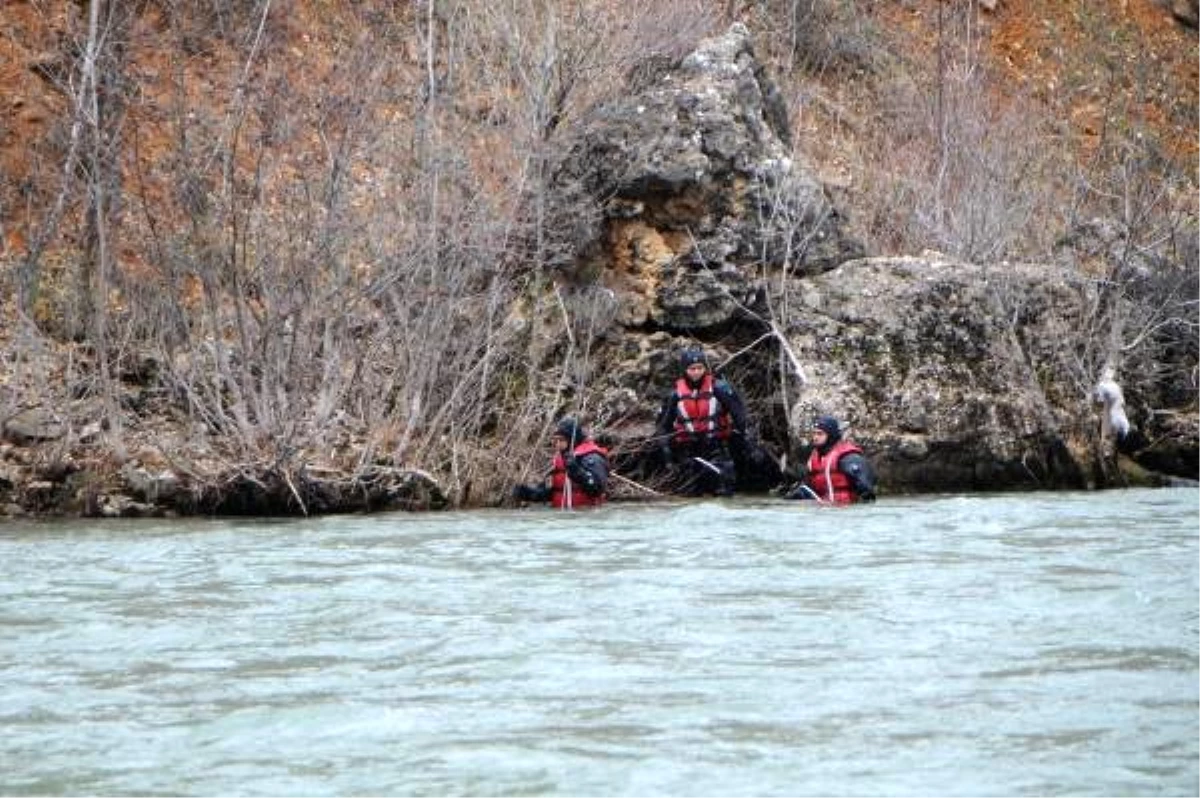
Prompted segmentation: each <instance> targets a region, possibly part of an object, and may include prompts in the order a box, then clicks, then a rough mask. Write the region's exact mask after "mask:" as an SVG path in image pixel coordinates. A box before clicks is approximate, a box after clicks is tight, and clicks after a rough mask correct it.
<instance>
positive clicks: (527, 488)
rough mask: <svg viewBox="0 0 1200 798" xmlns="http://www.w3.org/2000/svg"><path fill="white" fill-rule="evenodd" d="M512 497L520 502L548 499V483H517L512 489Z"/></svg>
mask: <svg viewBox="0 0 1200 798" xmlns="http://www.w3.org/2000/svg"><path fill="white" fill-rule="evenodd" d="M513 497H514V498H515V499H516V500H517V501H522V502H544V501H548V500H549V499H550V487H549V486H548V485H517V486H516V488H514V489H513Z"/></svg>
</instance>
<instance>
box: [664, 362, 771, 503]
mask: <svg viewBox="0 0 1200 798" xmlns="http://www.w3.org/2000/svg"><path fill="white" fill-rule="evenodd" d="M679 365H680V368H681V369H682V371H683V374H682V375H681V376H680V377H679V378H678V379H677V380H676V381H675V385H674V389H673V390H672V391H671V392H670V393H669V394H667V397H666V399H665V400H663V405H662V409H661V410H660V411H659V414H658V421H657V422H656V423H655V438H656V439H657V440H658V441H659V442H660V444H659V448H660V454H661V457H662V461H663V463H664V464H665V465H667V466H668V467H669V466H672V465H674V464H675V463H680V464H681V465H683V466H684V468H685V469H686V470H685V474H686V475H687V479H686V482H685V483H684V485H683V486H682V487H681V491H682V492H683V493H686V494H689V495H694V496H698V495H702V494H705V493H713V494H716V495H717V496H732V495H733V490H734V487H735V485H736V483H737V470H736V466H735V464H734V460H733V456H732V454H731V453H730V449H729V446H730V444H731V443H732V444H734V445H738V446H745V447H747V449H748V450H751V451H752V450H753V448H754V447H753V446H752V445H751V443H752V442H751V440H750V438H749V434H750V430H749V429H748V423H747V418H746V409H745V406H744V405H743V404H742V400H741V397H740V396H738V393H737V391H735V390H734V389H733V386H731V385H730V384H729V383H728V382H726V381H725V380H724V379H722V378H720V377H717V376H716V375H714V374H713V373H712V371H711V370H710V369H709V367H708V358H706V357H705V355H704V350H703V349H700V348H699V347H688V348H687V349H684V350H683V352H682V353H681V354H680V356H679Z"/></svg>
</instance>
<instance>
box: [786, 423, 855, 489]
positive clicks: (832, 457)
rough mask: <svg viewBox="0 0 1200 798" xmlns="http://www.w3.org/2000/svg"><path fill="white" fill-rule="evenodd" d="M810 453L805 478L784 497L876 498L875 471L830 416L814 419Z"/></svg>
mask: <svg viewBox="0 0 1200 798" xmlns="http://www.w3.org/2000/svg"><path fill="white" fill-rule="evenodd" d="M812 443H813V449H812V453H811V454H809V456H808V467H807V472H806V474H805V476H804V479H803V480H801V482H800V484H799V485H797V486H796V487H795V488H794V489H793V490H792V491H791V492H789V493H788V494H787V495H785V496H784V498H785V499H815V500H816V501H819V502H826V503H829V504H851V503H852V502H856V501H860V502H873V501H875V472H874V470H873V469H872V468H871V464H870V463H869V462H868V461H867V459H866V458H865V457H864V456H863V452H862V448H861V447H859V445H858V444H856V443H854V442H852V441H849V440H846V439H845V438H843V437H842V427H841V425H840V424H839V423H838V420H837V419H836V418H834V417H833V416H821V417H820V418H818V419H817V420H816V421H815V422H814V423H813V428H812Z"/></svg>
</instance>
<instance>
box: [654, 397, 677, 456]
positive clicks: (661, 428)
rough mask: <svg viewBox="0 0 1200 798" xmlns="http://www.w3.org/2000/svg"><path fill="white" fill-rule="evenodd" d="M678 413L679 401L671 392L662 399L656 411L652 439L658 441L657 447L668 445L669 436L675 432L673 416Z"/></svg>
mask: <svg viewBox="0 0 1200 798" xmlns="http://www.w3.org/2000/svg"><path fill="white" fill-rule="evenodd" d="M678 412H679V399H678V397H676V396H675V392H674V391H671V392H670V393H668V394H667V397H666V398H665V399H663V403H662V407H661V408H660V409H659V411H658V419H657V420H656V421H655V422H654V439H655V440H656V441H658V445H659V446H668V445H670V442H671V435H673V434H674V432H675V415H676V414H677V413H678Z"/></svg>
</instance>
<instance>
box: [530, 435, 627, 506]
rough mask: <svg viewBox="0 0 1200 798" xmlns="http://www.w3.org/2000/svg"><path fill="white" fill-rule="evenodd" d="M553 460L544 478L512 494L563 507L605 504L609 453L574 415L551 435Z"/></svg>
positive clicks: (531, 500)
mask: <svg viewBox="0 0 1200 798" xmlns="http://www.w3.org/2000/svg"><path fill="white" fill-rule="evenodd" d="M551 442H552V443H553V445H554V459H553V460H552V461H551V463H550V473H549V474H548V475H547V477H546V479H545V481H543V482H541V483H539V484H536V485H518V486H517V487H516V489H515V490H514V491H513V496H514V497H515V498H516V499H517V500H518V501H523V502H544V501H548V502H550V506H551V507H554V508H555V509H560V510H571V509H575V508H577V507H595V506H598V505H601V504H604V500H605V498H606V496H607V493H608V452H607V451H606V450H604V449H603V448H601V447H600V446H598V445H597V444H596V442H595V441H593V440H592V439H591V438H590V437H588V434H587V431H586V430H584V428H583V427H582V426H580V424H579V422H578V421H576V420H575V419H573V418H564V419H563V420H562V421H560V422H558V426H557V427H556V428H555V430H554V434H553V436H552V437H551Z"/></svg>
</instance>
